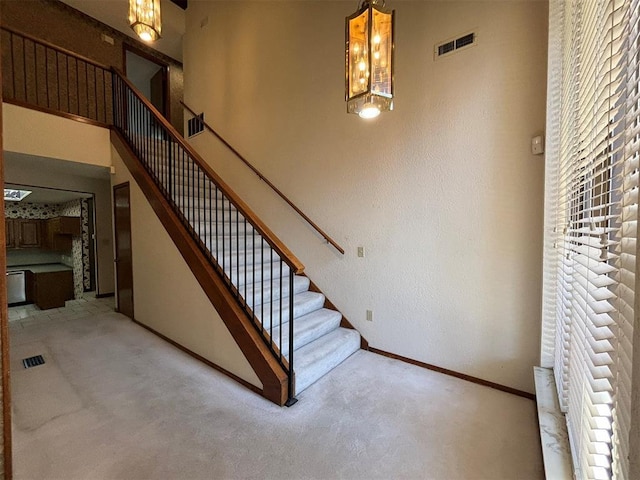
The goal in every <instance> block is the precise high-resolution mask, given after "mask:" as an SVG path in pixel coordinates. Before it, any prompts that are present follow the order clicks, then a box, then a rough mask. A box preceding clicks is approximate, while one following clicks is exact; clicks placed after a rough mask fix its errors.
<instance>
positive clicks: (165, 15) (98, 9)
mask: <svg viewBox="0 0 640 480" xmlns="http://www.w3.org/2000/svg"><path fill="white" fill-rule="evenodd" d="M61 1H62V2H63V3H66V4H67V5H69V6H70V7H73V8H75V9H76V10H80V11H81V12H82V13H85V14H87V15H89V16H90V17H93V18H95V19H96V20H99V21H101V22H102V23H106V24H107V25H109V26H110V27H112V28H115V29H116V30H118V31H120V32H122V33H124V34H125V35H128V36H129V37H132V38H136V39H138V37H137V35H136V34H135V33H134V32H133V30H131V28H130V27H129V21H128V15H129V0H61ZM160 8H161V9H162V10H161V18H162V38H160V39H159V40H157V41H155V42H153V43H150V44H148V45H149V46H150V47H151V48H154V49H156V50H158V51H160V52H162V53H164V54H165V55H169V56H170V57H171V58H174V59H176V60H178V61H180V62H182V36H183V35H184V31H185V12H184V10H182V9H181V8H180V7H178V6H177V5H175V4H174V3H173V2H171V1H169V0H162V3H161V4H160Z"/></svg>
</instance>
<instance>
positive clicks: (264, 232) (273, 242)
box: [111, 67, 304, 274]
mask: <svg viewBox="0 0 640 480" xmlns="http://www.w3.org/2000/svg"><path fill="white" fill-rule="evenodd" d="M111 71H112V72H113V73H114V74H115V75H116V76H118V77H119V78H120V80H121V81H122V82H124V83H125V84H126V85H127V87H128V88H129V89H130V90H131V91H132V92H133V94H134V95H135V96H136V97H137V98H138V100H140V101H141V102H142V103H143V104H144V105H145V106H146V107H147V108H148V109H149V110H150V111H151V112H152V113H153V115H154V116H155V120H156V121H157V122H158V123H160V124H161V125H162V126H163V127H164V128H165V129H166V131H168V132H169V134H170V135H171V136H172V137H173V140H174V141H175V142H176V143H177V144H179V145H180V146H181V147H182V148H183V149H184V150H185V151H186V152H187V153H188V154H189V155H190V156H191V158H192V159H193V161H194V162H195V163H196V164H197V165H198V167H199V168H200V169H202V171H203V172H204V173H205V175H207V176H208V177H209V179H210V180H211V181H212V182H213V183H214V184H215V185H216V186H217V187H218V188H219V189H220V190H221V191H222V192H223V193H224V195H225V196H226V197H227V198H228V199H229V201H231V203H233V205H234V206H235V207H236V209H237V210H238V211H239V212H240V213H241V214H242V215H243V216H244V218H246V219H247V221H248V222H249V223H250V224H251V225H253V227H254V228H255V229H256V230H257V231H258V232H259V233H260V235H261V236H262V238H264V240H265V241H266V242H267V243H268V244H269V245H270V246H271V247H272V248H273V249H274V250H275V251H276V253H277V254H278V256H280V258H281V259H282V260H283V261H284V263H286V264H287V265H288V266H289V267H290V268H291V270H292V271H293V272H294V273H296V274H300V273H302V272H303V271H304V265H303V264H302V262H300V260H298V258H297V257H296V256H295V255H294V254H293V253H292V252H291V251H290V250H289V249H288V248H287V247H286V245H285V244H284V243H282V241H281V240H280V239H279V238H278V237H277V236H276V234H275V233H273V232H272V231H271V230H270V229H269V227H267V226H266V225H265V224H264V223H263V222H262V220H260V218H258V216H257V215H256V214H255V213H254V212H253V211H252V210H251V209H250V208H249V206H248V205H247V204H246V203H245V202H244V201H243V200H242V199H241V198H240V197H239V196H238V195H237V194H236V193H235V192H234V191H233V190H232V189H231V188H230V187H229V186H228V185H227V184H226V183H225V182H224V181H223V180H222V179H221V178H220V177H219V176H218V174H217V173H215V172H214V171H213V169H212V168H211V167H210V166H209V165H208V164H207V163H206V162H205V161H204V160H203V159H202V157H201V156H200V155H199V154H198V152H196V151H195V150H194V149H193V147H191V145H189V144H188V143H187V142H185V141H184V139H183V138H182V135H180V134H179V133H178V131H177V130H176V129H175V128H174V127H173V125H171V124H170V123H169V122H168V121H167V119H166V118H164V116H163V115H162V114H161V113H160V112H159V111H158V110H157V109H156V108H155V107H154V106H153V105H152V104H151V103H150V102H149V100H147V99H146V98H145V97H144V95H143V94H142V93H140V92H139V91H138V89H137V88H136V87H135V86H134V85H133V84H132V83H131V82H130V81H129V79H128V78H126V77H125V76H124V75H123V74H122V73H121V72H120V71H119V70H118V69H117V68H115V67H112V68H111ZM114 101H115V100H114Z"/></svg>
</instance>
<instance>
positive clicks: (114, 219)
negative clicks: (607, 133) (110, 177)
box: [112, 182, 135, 320]
mask: <svg viewBox="0 0 640 480" xmlns="http://www.w3.org/2000/svg"><path fill="white" fill-rule="evenodd" d="M125 187H126V188H127V189H128V190H129V234H130V235H131V234H132V232H131V185H130V183H129V182H123V183H119V184H117V185H114V186H113V189H112V195H113V197H112V199H113V237H114V238H113V243H114V252H115V256H116V258H114V263H115V272H114V273H115V277H116V288H115V290H116V300H117V309H118V312H119V313H122V312H121V310H120V288H119V286H118V276H119V275H118V258H117V255H118V251H119V250H118V232H117V228H118V226H117V223H116V208H117V206H116V190H118V189H120V188H125ZM131 246H132V248H131V257H132V265H131V320H134V319H135V303H134V295H133V242H131Z"/></svg>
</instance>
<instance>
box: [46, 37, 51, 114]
mask: <svg viewBox="0 0 640 480" xmlns="http://www.w3.org/2000/svg"><path fill="white" fill-rule="evenodd" d="M44 86H45V93H46V94H47V108H51V105H50V101H51V99H50V98H49V49H48V48H47V47H44Z"/></svg>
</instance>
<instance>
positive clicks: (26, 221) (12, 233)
mask: <svg viewBox="0 0 640 480" xmlns="http://www.w3.org/2000/svg"><path fill="white" fill-rule="evenodd" d="M42 227H43V224H42V220H37V219H33V218H7V219H5V232H6V245H7V248H40V247H42V246H43V228H42Z"/></svg>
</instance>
